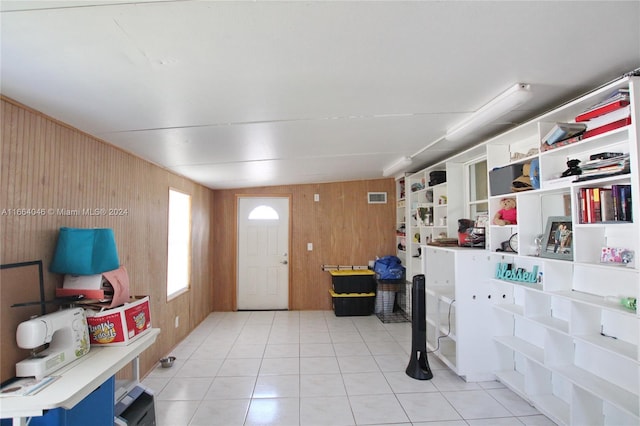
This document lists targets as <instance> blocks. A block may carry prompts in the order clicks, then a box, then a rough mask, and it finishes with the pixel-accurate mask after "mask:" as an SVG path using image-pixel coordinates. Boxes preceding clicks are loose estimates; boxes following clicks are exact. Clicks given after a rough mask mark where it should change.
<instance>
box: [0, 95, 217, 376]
mask: <svg viewBox="0 0 640 426" xmlns="http://www.w3.org/2000/svg"><path fill="white" fill-rule="evenodd" d="M0 102H1V104H0V115H1V118H0V119H1V121H0V122H1V123H2V131H1V132H2V133H1V134H0V137H1V140H0V143H1V147H0V149H1V155H2V164H1V166H2V168H1V170H0V210H1V211H2V215H0V230H1V233H2V247H1V250H0V261H1V263H3V264H5V263H14V262H24V261H31V260H39V259H41V260H42V261H43V263H44V265H45V268H48V266H49V264H50V262H51V257H52V255H53V251H54V247H55V243H56V239H57V234H58V229H59V228H60V227H62V226H69V227H78V228H81V227H104V228H113V230H114V232H115V236H116V243H117V247H118V254H119V257H120V263H121V264H123V265H124V266H125V267H126V268H127V270H128V272H129V276H130V281H131V293H132V294H136V295H149V296H150V298H151V319H152V325H153V326H154V327H160V328H161V329H162V332H161V334H160V336H159V337H158V340H157V342H156V343H155V344H154V345H153V346H152V347H151V348H150V349H149V350H147V351H146V352H145V353H144V354H143V355H142V357H141V365H140V367H141V372H142V373H146V372H148V371H149V370H150V369H151V368H152V367H153V366H154V364H155V363H156V362H157V360H158V359H159V358H160V357H161V356H163V355H165V354H166V353H167V352H168V351H170V350H171V349H172V348H173V347H174V346H175V345H177V344H178V343H179V342H180V340H182V339H183V338H184V337H185V336H186V335H187V334H188V333H189V332H190V331H191V330H192V329H193V328H194V327H195V326H196V325H197V324H198V323H200V322H201V321H202V320H203V319H204V318H205V317H206V316H207V315H208V314H209V313H210V312H211V311H212V310H213V309H212V308H213V305H212V303H213V291H212V277H213V275H214V273H213V268H212V265H211V258H212V238H211V235H212V229H211V227H212V223H213V219H214V216H213V215H212V206H213V192H212V191H211V190H210V189H208V188H205V187H203V186H200V185H198V184H195V183H193V182H192V181H190V180H188V179H185V178H183V177H180V176H177V175H175V174H173V173H170V172H168V171H166V170H164V169H162V168H160V167H158V166H155V165H153V164H151V163H149V162H146V161H143V160H141V159H139V158H137V157H135V156H133V155H130V154H128V153H126V152H123V151H122V150H119V149H117V148H115V147H113V146H111V145H109V144H107V143H105V142H103V141H100V140H98V139H96V138H94V137H92V136H89V135H87V134H85V133H83V132H80V131H78V130H76V129H73V128H71V127H69V126H66V125H64V124H63V123H60V122H57V121H55V120H53V119H51V118H49V117H47V116H44V115H43V114H40V113H38V112H36V111H33V110H30V109H29V108H26V107H24V106H22V105H19V104H17V103H15V102H13V101H11V100H9V99H7V98H4V97H3V98H2V99H1V101H0ZM169 187H173V188H176V189H179V190H181V191H184V192H187V193H189V194H191V195H192V209H193V220H192V224H193V225H192V226H193V228H192V229H193V241H192V282H191V291H189V292H187V293H185V294H183V295H180V296H179V297H177V298H175V299H173V300H171V301H169V302H167V300H166V265H167V250H166V240H167V211H168V190H169ZM19 209H36V210H34V211H31V213H33V214H31V215H21V213H29V212H27V211H26V210H25V211H22V210H19ZM40 209H42V210H40ZM82 209H106V212H107V214H99V215H97V216H96V215H92V216H90V215H86V214H82ZM110 209H121V210H112V211H111V212H112V213H120V214H119V215H109V212H110ZM125 211H126V212H125ZM67 212H68V213H69V215H66V214H65V213H67ZM76 212H78V214H77V215H76ZM62 278H63V277H62V275H60V274H53V273H49V272H45V282H47V283H51V282H53V283H55V286H61V285H62ZM0 285H1V283H0ZM55 286H54V287H55ZM48 297H53V295H48ZM16 309H17V308H16ZM176 315H180V327H179V328H174V318H175V316H176ZM13 343H14V344H15V342H13ZM5 344H8V342H2V345H5Z"/></svg>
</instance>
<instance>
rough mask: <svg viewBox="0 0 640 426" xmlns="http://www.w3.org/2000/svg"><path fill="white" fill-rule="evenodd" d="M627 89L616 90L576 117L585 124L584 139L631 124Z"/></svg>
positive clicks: (577, 120)
mask: <svg viewBox="0 0 640 426" xmlns="http://www.w3.org/2000/svg"><path fill="white" fill-rule="evenodd" d="M629 102H630V100H629V89H618V90H616V91H615V92H613V93H611V95H610V96H608V97H607V99H605V100H604V101H602V102H599V103H597V104H596V105H593V106H592V107H590V108H589V109H587V110H586V111H584V112H583V113H582V114H580V115H578V116H577V117H576V122H578V123H585V124H586V125H587V130H586V131H585V132H584V134H583V135H582V136H583V138H584V139H586V138H590V137H592V136H596V135H599V134H601V133H605V132H609V131H611V130H614V129H617V128H619V127H623V126H627V125H629V124H631V107H630V106H629Z"/></svg>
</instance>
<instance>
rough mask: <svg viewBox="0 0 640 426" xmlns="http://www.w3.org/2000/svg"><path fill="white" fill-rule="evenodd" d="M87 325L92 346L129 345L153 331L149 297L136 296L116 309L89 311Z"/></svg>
mask: <svg viewBox="0 0 640 426" xmlns="http://www.w3.org/2000/svg"><path fill="white" fill-rule="evenodd" d="M87 323H88V324H89V340H90V343H91V344H92V345H114V346H125V345H128V344H129V343H131V342H133V341H134V340H136V339H138V338H139V337H140V336H142V335H143V334H144V333H145V332H147V331H149V330H150V329H151V313H150V310H149V296H134V297H132V298H131V299H130V301H129V303H125V304H124V305H122V306H120V307H118V308H114V309H106V310H104V311H100V312H98V311H93V310H87Z"/></svg>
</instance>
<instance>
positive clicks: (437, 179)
mask: <svg viewBox="0 0 640 426" xmlns="http://www.w3.org/2000/svg"><path fill="white" fill-rule="evenodd" d="M446 181H447V172H446V171H444V170H436V171H434V172H431V173H429V186H434V185H438V184H439V183H444V182H446Z"/></svg>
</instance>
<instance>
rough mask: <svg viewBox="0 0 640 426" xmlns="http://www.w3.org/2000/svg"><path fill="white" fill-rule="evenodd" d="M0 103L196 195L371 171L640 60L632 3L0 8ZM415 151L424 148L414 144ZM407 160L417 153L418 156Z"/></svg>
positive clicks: (551, 101)
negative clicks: (475, 120) (492, 110)
mask: <svg viewBox="0 0 640 426" xmlns="http://www.w3.org/2000/svg"><path fill="white" fill-rule="evenodd" d="M0 11H1V12H0V18H1V21H0V23H1V36H2V37H1V63H0V65H1V68H0V71H1V74H0V78H1V81H0V83H1V87H0V90H1V93H2V94H3V95H5V96H8V97H10V98H12V99H15V100H17V101H19V102H22V103H24V104H25V105H27V106H29V107H32V108H35V109H37V110H40V111H42V112H44V113H45V114H48V115H50V116H52V117H54V118H56V119H58V120H61V121H63V122H66V123H69V124H71V125H72V126H75V127H77V128H79V129H81V130H83V131H85V132H87V133H89V134H92V135H95V136H97V137H99V138H101V139H103V140H105V141H107V142H109V143H111V144H114V145H117V146H119V147H122V148H123V149H124V150H126V151H129V152H132V153H134V154H136V155H138V156H140V157H142V158H145V159H147V160H150V161H152V162H154V163H156V164H159V165H162V166H164V167H166V168H167V169H170V170H173V171H175V172H177V173H179V174H181V175H184V176H187V177H189V178H191V179H193V180H195V181H197V182H200V183H202V184H204V185H206V186H208V187H211V188H239V187H253V186H270V185H283V184H301V183H317V182H330V181H344V180H357V179H372V178H379V177H382V169H383V168H384V167H385V166H388V165H389V164H390V163H393V162H394V161H396V160H397V159H398V158H400V157H403V156H413V157H414V161H413V165H412V166H411V170H417V169H420V168H422V167H424V166H425V165H428V164H431V163H433V162H435V161H437V160H440V159H442V158H445V157H447V156H449V155H451V154H452V153H454V152H456V151H459V150H461V149H463V148H465V147H467V146H469V144H473V143H476V142H478V140H479V137H481V136H483V135H481V134H478V135H477V136H478V137H477V138H474V139H469V140H466V141H463V142H462V143H457V144H454V143H452V142H450V141H447V140H441V139H442V136H443V135H444V134H445V132H446V129H447V128H450V127H452V126H454V125H456V124H457V123H459V122H460V121H462V120H464V119H465V118H466V117H468V115H469V114H470V113H472V112H473V111H475V110H477V109H478V108H480V107H481V106H482V105H483V104H485V103H487V102H488V101H490V100H491V99H492V98H493V97H495V96H496V95H498V94H499V93H500V92H502V91H504V90H505V89H507V88H509V87H510V86H512V85H513V84H514V83H517V82H523V83H529V84H531V87H532V90H533V91H534V97H533V100H532V101H530V102H528V103H527V104H525V105H523V106H522V107H521V108H520V109H518V110H517V111H515V112H513V113H510V114H508V115H507V116H505V117H504V118H502V119H501V120H500V121H499V122H498V123H495V124H494V125H492V126H490V128H489V129H488V133H491V132H493V133H495V132H497V131H500V130H504V129H505V128H506V127H507V126H510V125H513V123H516V122H522V121H524V120H526V119H528V118H531V117H532V116H534V115H538V114H540V113H541V112H543V111H545V110H547V109H549V108H551V107H553V106H556V105H558V104H559V103H562V102H564V101H567V100H569V99H571V98H573V97H575V96H577V95H579V94H581V93H584V92H585V91H588V90H589V89H592V88H594V87H595V86H598V85H600V84H603V83H605V82H607V81H609V80H612V79H614V78H616V77H618V76H620V75H622V74H624V73H626V72H628V71H631V70H633V69H635V68H637V67H639V66H640V1H586V2H575V1H544V2H540V1H531V2H526V1H496V2H485V1H470V2H462V1H422V2H400V1H389V2H384V1H379V2H269V1H254V2H213V1H190V0H184V1H75V2H74V1H28V0H27V1H9V0H3V1H2V2H1V3H0ZM432 144H433V145H432ZM428 146H429V148H427V149H425V147H428Z"/></svg>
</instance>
